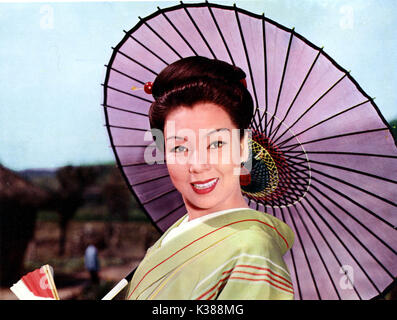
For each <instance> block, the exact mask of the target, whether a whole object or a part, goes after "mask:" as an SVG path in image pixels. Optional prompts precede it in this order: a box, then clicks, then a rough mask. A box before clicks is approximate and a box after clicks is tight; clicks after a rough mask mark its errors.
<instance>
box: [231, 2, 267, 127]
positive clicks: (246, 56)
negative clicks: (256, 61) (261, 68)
mask: <svg viewBox="0 0 397 320" xmlns="http://www.w3.org/2000/svg"><path fill="white" fill-rule="evenodd" d="M234 9H235V10H234V13H235V16H236V21H237V25H238V30H239V33H240V38H241V42H242V44H243V48H244V53H245V59H246V61H247V65H248V71H249V74H250V79H251V84H252V90H253V91H254V97H255V102H256V105H255V112H254V114H253V117H252V120H253V122H254V123H255V126H256V129H259V128H260V130H261V131H263V128H262V123H259V126H258V123H257V122H256V114H259V107H258V96H257V94H256V88H255V81H254V76H253V74H252V67H251V62H250V59H249V56H248V50H247V45H246V43H245V39H244V35H243V30H242V28H241V23H240V18H239V16H238V11H237V10H236V6H234ZM259 116H260V114H259Z"/></svg>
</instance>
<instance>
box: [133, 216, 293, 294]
mask: <svg viewBox="0 0 397 320" xmlns="http://www.w3.org/2000/svg"><path fill="white" fill-rule="evenodd" d="M185 217H186V216H185ZM185 217H183V218H181V219H180V220H178V221H177V222H176V223H175V224H174V225H173V226H172V227H170V228H169V229H168V230H167V232H165V233H164V235H163V236H162V237H161V238H160V239H159V240H158V241H157V242H156V243H155V244H154V245H153V247H151V248H150V249H149V250H148V251H147V253H146V256H145V258H144V259H143V261H142V262H141V264H140V265H139V267H138V268H137V270H136V272H135V274H134V277H133V278H132V280H131V282H130V284H129V287H128V290H127V296H126V298H127V299H145V300H151V299H163V300H172V299H178V300H187V299H189V300H190V299H198V300H211V299H225V300H235V299H236V300H237V299H252V300H254V299H255V300H259V299H293V288H292V283H291V278H290V274H289V271H288V268H287V266H286V264H285V263H284V260H283V258H282V257H283V255H284V254H285V252H286V251H287V250H288V249H290V248H291V246H292V244H293V240H294V235H293V232H292V230H291V229H290V228H289V227H288V226H287V225H286V224H285V223H284V222H282V221H280V220H279V219H277V218H275V217H273V216H271V215H269V214H266V213H262V212H259V211H255V210H251V209H241V210H237V211H232V212H228V213H226V214H222V215H218V216H215V217H212V218H210V219H208V220H205V221H204V222H203V223H198V224H196V225H195V226H194V227H192V228H191V229H189V230H188V232H184V233H182V234H180V235H178V236H176V237H174V238H172V239H170V240H169V241H167V242H166V243H164V244H163V243H162V242H163V239H164V238H165V237H166V236H167V234H168V233H169V232H171V230H172V229H174V228H177V227H178V226H179V224H181V222H182V221H183V220H184V218H185ZM193 221H194V220H193Z"/></svg>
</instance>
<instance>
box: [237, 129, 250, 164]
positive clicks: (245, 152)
mask: <svg viewBox="0 0 397 320" xmlns="http://www.w3.org/2000/svg"><path fill="white" fill-rule="evenodd" d="M250 139H251V130H250V129H244V137H243V138H242V139H241V140H240V156H241V162H247V161H248V160H249V155H250V150H249V140H250Z"/></svg>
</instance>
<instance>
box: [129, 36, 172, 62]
mask: <svg viewBox="0 0 397 320" xmlns="http://www.w3.org/2000/svg"><path fill="white" fill-rule="evenodd" d="M123 31H124V32H125V33H126V34H128V36H129V37H130V38H131V39H132V40H134V41H135V42H136V43H138V44H139V45H140V46H141V47H143V48H145V49H146V50H147V51H149V52H150V53H151V54H152V55H153V56H155V57H156V58H157V59H159V60H160V61H161V62H162V63H164V64H165V65H166V66H167V65H169V62H167V61H165V60H164V59H163V58H161V57H160V56H159V55H158V54H157V53H155V52H154V51H153V50H151V49H150V48H148V47H147V46H145V45H144V44H143V43H142V42H140V41H139V40H138V39H137V38H135V37H134V36H133V35H132V34H129V33H128V32H127V31H125V30H123Z"/></svg>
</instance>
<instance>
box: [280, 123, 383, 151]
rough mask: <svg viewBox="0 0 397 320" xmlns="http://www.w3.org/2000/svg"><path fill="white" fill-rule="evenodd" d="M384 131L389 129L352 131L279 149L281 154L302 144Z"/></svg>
mask: <svg viewBox="0 0 397 320" xmlns="http://www.w3.org/2000/svg"><path fill="white" fill-rule="evenodd" d="M386 130H389V129H388V128H386V127H384V128H378V129H370V130H363V131H354V132H348V133H342V134H336V135H334V136H329V137H324V138H319V139H314V140H310V141H304V142H299V143H295V144H290V145H287V146H284V147H282V148H281V149H282V150H283V152H289V151H290V150H293V149H295V148H297V147H299V146H301V145H304V144H309V143H315V142H319V141H324V140H329V139H335V138H341V137H347V136H353V135H356V134H364V133H371V132H377V131H386ZM285 148H290V149H287V150H284V149H285Z"/></svg>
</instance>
